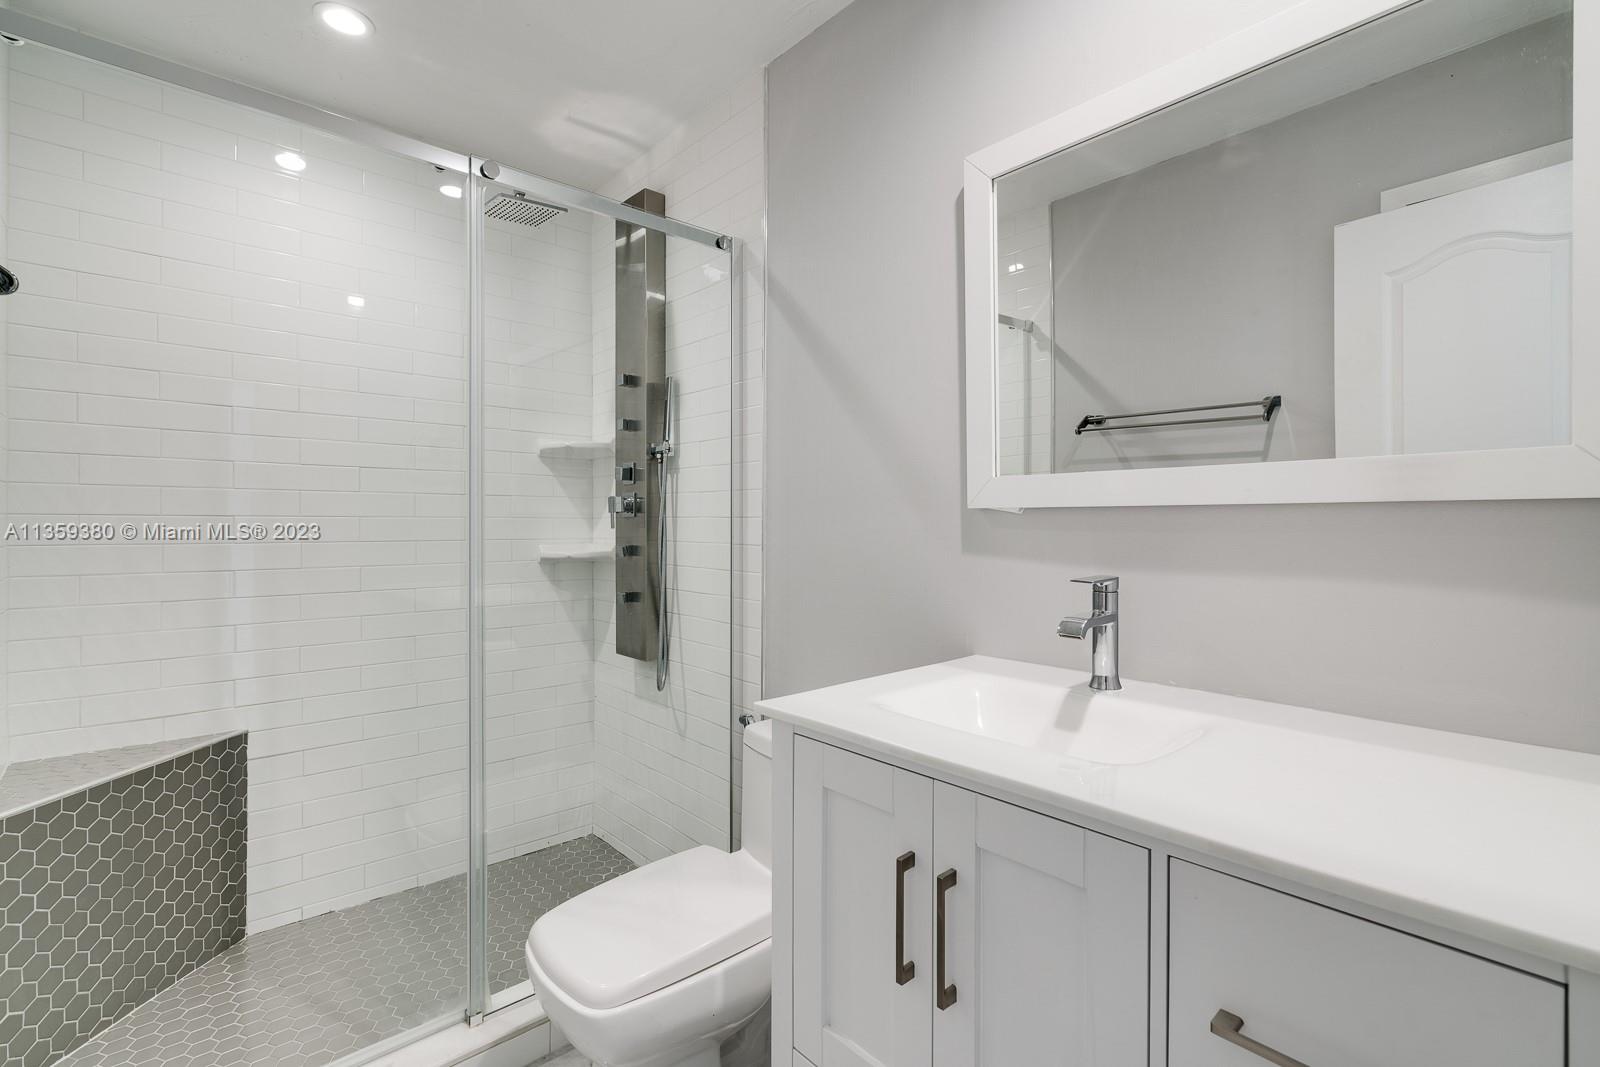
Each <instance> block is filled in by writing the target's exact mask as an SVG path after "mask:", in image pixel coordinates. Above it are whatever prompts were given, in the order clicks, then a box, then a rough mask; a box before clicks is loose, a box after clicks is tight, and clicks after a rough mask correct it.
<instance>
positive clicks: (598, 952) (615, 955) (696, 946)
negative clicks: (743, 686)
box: [526, 722, 772, 1067]
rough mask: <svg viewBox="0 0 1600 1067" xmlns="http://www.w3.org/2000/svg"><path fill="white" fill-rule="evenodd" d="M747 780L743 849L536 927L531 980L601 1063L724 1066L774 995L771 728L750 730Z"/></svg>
mask: <svg viewBox="0 0 1600 1067" xmlns="http://www.w3.org/2000/svg"><path fill="white" fill-rule="evenodd" d="M743 783H744V790H743V796H744V811H743V814H742V816H741V819H740V829H741V844H742V845H743V847H742V848H741V849H740V850H739V851H738V852H731V853H730V852H724V851H722V850H721V849H718V848H711V847H709V846H704V845H702V846H700V847H699V848H692V849H689V850H688V851H687V852H680V853H678V854H677V855H675V856H668V857H667V858H666V859H663V860H658V861H656V862H655V863H649V864H646V865H645V866H643V867H640V868H638V869H637V870H634V871H630V872H628V873H627V874H624V875H622V876H621V877H619V878H614V879H612V880H611V881H609V882H607V883H605V884H604V885H601V886H597V887H596V888H594V889H591V890H589V891H588V892H586V893H581V894H579V895H578V896H576V897H573V898H572V899H571V900H568V901H566V902H565V903H563V904H560V905H558V906H557V907H555V908H552V909H551V910H550V911H549V912H547V913H546V914H545V915H544V916H542V917H541V918H540V919H539V921H538V922H536V923H534V924H533V929H532V930H531V931H530V932H529V934H528V943H527V946H526V956H527V961H528V977H529V978H530V979H532V981H533V988H534V990H535V992H537V993H538V995H539V999H540V1002H541V1003H542V1004H543V1005H544V1009H545V1013H546V1014H547V1015H549V1016H550V1021H551V1022H553V1023H555V1024H556V1025H557V1026H559V1027H560V1028H561V1030H562V1032H563V1033H565V1034H566V1036H567V1039H568V1040H570V1041H571V1042H572V1045H573V1047H574V1048H576V1049H577V1050H578V1051H579V1052H580V1053H582V1054H583V1055H585V1056H587V1057H588V1058H589V1059H590V1060H592V1061H594V1063H595V1065H596V1067H717V1063H718V1058H717V1047H718V1045H719V1044H720V1043H721V1042H722V1040H723V1039H724V1038H726V1037H728V1036H729V1035H731V1034H732V1033H733V1032H734V1031H735V1030H737V1029H738V1028H739V1027H741V1026H743V1025H744V1024H745V1023H746V1022H749V1021H750V1019H751V1018H753V1017H754V1016H755V1014H756V1012H758V1011H760V1010H761V1007H762V1005H763V1004H765V1003H766V1002H767V999H768V998H769V997H770V996H771V994H772V960H771V953H772V724H771V723H767V722H761V723H755V724H753V725H751V726H749V727H747V728H746V729H745V731H744V779H743Z"/></svg>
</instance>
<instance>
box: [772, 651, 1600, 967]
mask: <svg viewBox="0 0 1600 1067" xmlns="http://www.w3.org/2000/svg"><path fill="white" fill-rule="evenodd" d="M974 670H976V671H987V672H996V673H1005V674H1009V675H1012V676H1015V677H1020V678H1025V679H1029V680H1035V681H1039V682H1044V683H1047V684H1052V685H1068V686H1077V685H1083V684H1085V683H1087V681H1088V678H1089V676H1088V675H1087V674H1085V673H1084V672H1082V671H1069V670H1063V669H1059V668H1055V667H1042V666H1038V665H1036V664H1028V663H1016V662H1012V661H1009V660H997V659H992V658H989V657H983V656H973V657H969V658H966V659H961V660H954V661H952V662H950V663H947V664H938V665H935V666H931V667H921V668H918V669H916V670H911V671H902V672H900V673H897V674H889V675H883V676H881V677H877V678H868V679H864V680H862V681H858V682H849V683H846V684H843V685H837V686H832V687H829V688H826V689H818V690H813V691H811V692H809V693H798V694H795V695H793V696H787V697H779V698H775V699H772V700H764V701H761V702H760V703H758V704H757V705H756V707H757V709H758V710H760V711H761V712H762V713H764V714H766V715H769V716H771V717H773V718H775V719H779V720H781V721H784V722H788V723H792V724H793V725H794V726H795V727H796V728H797V729H798V730H799V731H800V732H802V733H805V734H808V735H812V736H822V735H831V736H834V737H837V738H839V739H842V740H846V741H848V742H851V743H853V744H856V745H859V746H861V747H863V748H867V749H872V750H876V751H878V752H880V753H883V754H885V755H887V756H889V757H891V758H896V759H898V760H900V761H901V762H907V763H915V764H919V765H921V766H923V767H926V768H928V769H930V770H933V771H936V772H937V771H944V772H946V773H949V774H952V775H956V776H959V777H961V778H964V779H967V780H968V781H971V782H974V783H976V784H980V785H989V786H992V787H994V788H997V789H999V790H1002V791H1005V792H1008V793H1010V794H1012V795H1014V796H1017V797H1021V798H1026V799H1029V800H1033V801H1036V802H1039V803H1040V804H1042V805H1043V806H1046V807H1049V808H1053V809H1056V810H1057V811H1059V812H1061V813H1063V814H1067V815H1070V814H1072V813H1074V812H1076V813H1081V814H1082V815H1084V816H1087V817H1090V818H1093V819H1096V820H1099V821H1101V822H1103V823H1106V824H1109V825H1111V826H1116V827H1124V828H1126V829H1128V830H1130V831H1134V832H1137V833H1141V834H1145V835H1148V836H1150V837H1153V838H1158V839H1160V840H1162V841H1166V842H1168V843H1170V844H1173V845H1178V846H1182V847H1187V848H1192V849H1195V850H1197V851H1200V852H1204V853H1207V854H1210V855H1213V856H1216V857H1218V858H1221V859H1225V860H1231V861H1234V862H1237V863H1241V864H1244V865H1246V866H1249V867H1254V868H1256V869H1257V870H1260V871H1264V872H1267V873H1269V874H1274V875H1278V876H1280V877H1283V878H1286V879H1289V880H1291V881H1295V882H1299V883H1301V884H1304V885H1307V886H1311V887H1314V888H1318V889H1322V890H1325V891H1328V892H1331V893H1335V894H1338V895H1340V896H1344V897H1348V898H1350V899H1352V900H1356V901H1360V902H1363V903H1366V904H1370V905H1373V906H1376V907H1380V908H1384V909H1386V910H1389V911H1392V912H1395V913H1397V914H1400V915H1405V916H1408V917H1410V918H1413V919H1416V920H1419V921H1422V922H1428V923H1434V924H1436V925H1438V926H1441V927H1445V928H1447V929H1450V930H1455V931H1457V932H1459V933H1463V934H1467V935H1469V936H1474V937H1478V938H1482V939H1483V940H1485V941H1489V942H1492V943H1494V944H1498V945H1502V946H1504V947H1507V948H1511V949H1516V950H1519V951H1523V952H1527V953H1530V954H1532V955H1535V956H1540V957H1543V958H1545V959H1549V960H1552V961H1554V962H1557V963H1563V964H1567V965H1570V966H1573V967H1576V968H1579V969H1581V970H1585V971H1590V972H1594V973H1600V756H1594V755H1588V754H1585V753H1579V752H1569V751H1565V750H1562V749H1552V748H1540V747H1537V746H1533V745H1520V744H1513V743H1510V742H1506V741H1493V740H1488V739H1485V738H1479V737H1469V736H1467V735H1464V734H1453V733H1445V732H1443V731H1437V730H1425V729H1421V728H1418V727H1411V726H1401V725H1397V724H1394V723H1385V722H1377V721H1372V720H1367V719H1359V718H1355V717H1352V716H1348V715H1336V714H1332V713H1330V712H1322V711H1313V710H1311V709H1308V708H1298V707H1293V706H1290V705H1286V704H1272V703H1268V702H1265V701H1259V700H1246V699H1243V698H1240V697H1230V696H1223V695H1220V694H1217V693H1207V692H1203V691H1200V690H1194V689H1180V688H1177V687H1174V686H1164V685H1153V684H1150V683H1146V682H1137V681H1130V680H1127V679H1124V680H1123V685H1124V690H1123V691H1124V693H1127V694H1129V695H1133V696H1136V697H1138V698H1140V699H1142V700H1144V701H1147V702H1150V703H1157V704H1163V705H1167V706H1170V707H1175V708H1182V709H1185V710H1189V711H1194V712H1199V713H1203V714H1206V715H1211V716H1215V717H1216V721H1215V722H1214V723H1212V724H1211V725H1210V726H1209V727H1208V728H1207V730H1206V731H1205V733H1204V734H1203V735H1202V736H1200V737H1199V738H1198V739H1197V740H1195V741H1193V742H1192V743H1190V744H1188V745H1187V746H1186V747H1184V748H1182V749H1180V750H1178V751H1176V752H1173V753H1170V754H1168V755H1165V756H1162V757H1160V758H1157V759H1154V760H1151V761H1150V762H1148V763H1142V764H1134V765H1123V766H1110V765H1103V764H1091V763H1086V762H1083V761H1079V760H1069V759H1064V758H1062V757H1061V756H1058V755H1054V754H1051V753H1046V752H1039V751H1035V750H1031V749H1025V748H1021V747H1018V746H1016V745H1011V744H1005V743H1002V742H999V741H993V740H990V739H988V738H983V737H977V736H974V735H972V734H969V733H965V732H962V731H959V730H955V729H951V728H948V727H944V726H938V725H934V724H932V723H928V722H924V721H922V720H920V719H915V718H910V717H908V716H905V715H898V714H895V713H893V712H889V711H886V710H884V709H883V708H881V707H878V706H876V705H875V703H874V701H875V700H877V699H878V698H880V697H881V696H882V695H883V694H885V693H887V692H890V691H892V690H897V689H901V688H904V687H906V686H910V685H917V684H921V683H925V682H929V681H935V680H937V679H939V678H942V677H949V676H951V675H954V674H957V673H959V672H963V671H974ZM1109 696H1111V697H1112V698H1115V696H1116V694H1109Z"/></svg>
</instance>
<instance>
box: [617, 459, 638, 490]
mask: <svg viewBox="0 0 1600 1067" xmlns="http://www.w3.org/2000/svg"><path fill="white" fill-rule="evenodd" d="M638 480H639V465H638V464H637V463H624V464H622V465H621V466H619V467H618V468H617V481H619V482H621V483H622V484H623V485H632V484H633V483H634V482H637V481H638Z"/></svg>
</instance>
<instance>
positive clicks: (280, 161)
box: [272, 152, 306, 174]
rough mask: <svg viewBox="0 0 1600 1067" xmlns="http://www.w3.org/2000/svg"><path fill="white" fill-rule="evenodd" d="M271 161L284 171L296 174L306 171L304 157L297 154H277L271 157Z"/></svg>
mask: <svg viewBox="0 0 1600 1067" xmlns="http://www.w3.org/2000/svg"><path fill="white" fill-rule="evenodd" d="M272 161H273V162H274V163H276V164H277V165H278V166H280V167H282V168H283V169H284V170H288V171H293V172H294V173H296V174H299V173H300V172H301V171H303V170H305V169H306V160H305V157H304V156H302V155H301V154H300V153H298V152H279V153H278V154H277V155H275V156H273V157H272Z"/></svg>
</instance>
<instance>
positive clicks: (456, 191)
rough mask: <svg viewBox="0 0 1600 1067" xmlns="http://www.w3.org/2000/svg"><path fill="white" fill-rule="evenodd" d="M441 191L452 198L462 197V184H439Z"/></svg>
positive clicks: (458, 198)
mask: <svg viewBox="0 0 1600 1067" xmlns="http://www.w3.org/2000/svg"><path fill="white" fill-rule="evenodd" d="M439 191H440V192H441V193H443V194H444V195H445V196H448V197H449V198H450V199H451V200H460V199H461V186H459V185H441V186H439Z"/></svg>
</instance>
